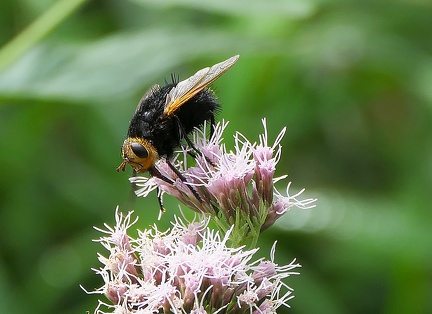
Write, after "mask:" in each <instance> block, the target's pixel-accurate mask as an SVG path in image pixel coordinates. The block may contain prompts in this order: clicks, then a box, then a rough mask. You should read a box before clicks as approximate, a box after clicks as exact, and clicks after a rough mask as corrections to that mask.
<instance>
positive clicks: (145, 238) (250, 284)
mask: <svg viewBox="0 0 432 314" xmlns="http://www.w3.org/2000/svg"><path fill="white" fill-rule="evenodd" d="M131 215H132V212H130V213H129V214H127V215H126V216H123V215H122V214H120V213H118V212H117V213H116V221H117V225H116V227H114V228H111V227H109V226H107V225H106V228H107V230H101V229H98V230H100V231H101V232H104V233H105V234H106V235H105V236H103V237H101V238H100V239H99V240H97V241H98V242H100V243H101V244H102V245H103V247H104V248H106V249H107V250H108V251H109V254H108V257H107V258H102V255H100V257H101V258H100V259H99V260H100V262H101V263H102V267H101V268H99V269H97V270H95V271H96V273H97V274H99V275H101V277H102V279H103V280H104V285H103V286H102V287H101V288H100V289H97V290H96V291H94V292H92V293H97V294H104V295H105V296H106V298H107V299H108V301H109V302H110V304H107V303H104V302H102V301H101V302H99V303H100V304H99V306H98V308H97V309H96V311H95V313H196V314H203V313H224V314H225V313H226V314H231V313H232V314H234V313H240V314H243V313H252V312H257V313H258V312H260V311H261V308H262V306H263V304H265V303H266V304H267V303H268V304H269V306H270V305H271V308H272V309H276V308H277V307H279V306H281V305H284V306H288V305H287V303H286V301H287V300H288V299H289V298H291V296H290V294H291V291H292V289H290V288H289V287H288V286H286V285H285V284H284V283H282V279H284V278H286V277H289V276H290V275H294V274H298V273H296V272H293V271H292V270H293V269H294V268H296V267H299V266H300V265H298V264H296V263H295V261H293V262H292V263H291V264H289V265H286V266H282V267H280V266H278V265H276V264H275V263H274V262H273V257H274V247H273V249H272V252H271V260H270V261H266V260H264V259H259V260H258V261H256V262H251V260H252V258H253V255H254V254H255V253H256V252H257V250H258V249H252V250H244V248H243V247H237V248H232V247H229V246H228V245H227V243H228V241H229V236H230V233H231V231H232V230H228V231H227V232H226V234H225V235H224V236H222V235H221V234H220V233H219V232H218V231H214V230H211V229H209V228H208V226H207V223H208V219H204V220H201V222H199V223H196V222H192V223H189V224H188V225H185V224H183V222H182V221H181V220H180V219H176V221H175V223H173V224H172V228H171V229H170V230H167V231H166V232H160V231H159V230H158V229H157V228H156V226H154V227H153V228H152V229H150V230H144V231H139V232H138V237H137V238H136V239H131V238H130V237H127V238H128V239H129V243H130V245H128V246H127V248H125V247H124V246H123V244H122V242H118V241H116V239H117V237H118V230H122V232H124V235H126V236H127V234H126V232H127V231H128V230H127V229H128V228H129V227H130V226H131V225H132V224H131V223H130V218H131ZM191 230H192V231H191ZM191 233H192V234H195V235H198V234H199V236H195V237H194V239H195V240H194V241H192V242H191V241H189V240H187V241H184V240H185V238H189V237H190V235H191ZM156 243H157V244H156ZM161 248H163V249H161ZM119 251H122V252H124V256H133V257H135V258H136V259H135V260H134V261H133V262H131V261H127V262H125V263H123V264H121V265H118V266H117V267H115V268H113V267H112V264H114V263H115V264H118V260H117V256H116V254H117V252H119ZM130 264H132V265H133V271H129V270H128V266H129V265H130ZM269 266H270V267H269ZM281 290H285V291H286V292H285V294H283V295H281Z"/></svg>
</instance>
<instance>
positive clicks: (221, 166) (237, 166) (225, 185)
mask: <svg viewBox="0 0 432 314" xmlns="http://www.w3.org/2000/svg"><path fill="white" fill-rule="evenodd" d="M262 123H263V126H264V133H263V134H261V135H260V136H259V142H258V143H253V142H251V141H249V140H248V139H247V138H246V137H244V136H243V135H242V134H240V133H238V132H237V133H236V134H235V135H234V149H233V150H228V149H227V148H226V146H225V144H224V143H223V137H222V135H223V131H224V130H225V128H226V126H227V124H228V123H227V122H221V123H218V124H217V125H216V126H215V128H214V133H213V136H212V137H211V138H210V139H207V138H206V136H205V135H206V132H207V130H206V128H204V129H203V130H197V131H196V132H195V134H194V138H193V143H194V145H195V146H196V148H197V149H198V150H199V151H200V152H201V155H199V156H197V158H196V163H195V165H192V166H189V165H188V160H187V158H186V155H187V151H188V148H185V149H183V150H182V151H181V152H180V153H179V154H178V155H177V158H176V159H175V161H174V163H175V166H176V167H177V169H179V170H180V171H181V172H182V174H183V176H184V178H185V179H186V180H185V181H182V180H180V178H178V177H177V176H176V174H175V173H174V172H173V171H172V170H171V169H170V167H169V166H168V165H167V163H166V162H165V161H164V160H160V161H159V162H158V164H157V167H158V169H159V171H160V172H161V173H162V175H164V176H166V177H167V178H169V179H170V181H172V182H174V183H172V184H171V183H168V182H166V181H164V180H161V179H158V178H150V179H149V178H143V177H136V178H131V181H132V182H134V183H135V184H136V185H137V186H139V187H141V188H140V189H139V190H137V191H136V193H137V195H139V196H147V195H148V193H149V192H150V191H152V190H153V189H155V188H156V187H159V188H160V190H162V191H164V192H165V193H168V194H170V195H172V196H174V197H175V198H177V199H178V200H179V201H180V202H182V203H183V204H185V205H186V206H188V207H189V208H191V209H192V210H194V211H196V212H198V213H204V214H207V215H210V216H211V217H212V219H214V220H216V222H217V223H218V226H219V228H220V230H225V231H226V230H227V229H228V228H229V226H231V225H234V229H233V232H232V236H233V237H234V238H235V239H234V240H233V242H234V243H235V245H242V244H245V243H247V242H251V243H255V242H256V240H257V237H258V235H259V233H260V232H262V231H263V230H265V229H267V228H268V227H269V226H271V225H272V224H273V223H274V222H275V221H276V219H278V218H279V217H280V216H281V215H283V214H284V213H285V212H287V211H288V210H289V209H290V208H291V207H293V206H296V207H300V208H310V207H313V206H314V205H313V203H314V202H315V199H306V200H300V199H299V198H298V196H299V195H300V194H301V193H302V192H303V190H302V191H301V192H300V193H297V194H296V195H294V196H289V193H288V188H289V187H290V183H288V185H287V190H286V193H287V196H283V195H282V194H280V193H279V192H278V191H277V189H276V188H275V183H276V182H277V181H280V180H282V179H285V178H286V177H287V176H286V175H284V176H282V177H275V173H276V166H277V163H278V162H279V160H280V156H281V153H282V146H281V145H280V142H281V140H282V138H283V136H284V134H285V131H286V129H285V128H284V129H283V130H282V131H281V132H280V133H279V135H278V136H277V137H276V140H275V142H274V143H273V144H269V140H268V134H267V124H266V120H265V119H263V120H262ZM180 156H184V158H183V160H181V159H180V158H179V157H180ZM193 190H194V191H195V192H196V194H197V195H199V199H198V198H197V197H196V195H194V193H193Z"/></svg>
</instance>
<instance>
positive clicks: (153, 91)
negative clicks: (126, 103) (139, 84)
mask: <svg viewBox="0 0 432 314" xmlns="http://www.w3.org/2000/svg"><path fill="white" fill-rule="evenodd" d="M159 88H160V86H159V85H158V84H154V85H152V87H150V88H149V90H148V91H147V92H146V93H145V94H144V96H142V97H141V100H140V101H139V102H138V106H137V107H136V109H135V112H134V115H135V114H136V113H137V112H138V111H139V110H140V108H141V106H142V105H143V104H144V102H145V100H146V99H147V98H149V97H150V96H151V95H153V94H154V93H155V92H156V91H157V90H158V89H159Z"/></svg>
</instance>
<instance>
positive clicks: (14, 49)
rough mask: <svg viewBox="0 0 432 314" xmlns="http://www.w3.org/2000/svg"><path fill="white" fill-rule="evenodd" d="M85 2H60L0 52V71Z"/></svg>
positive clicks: (75, 0) (80, 0)
mask: <svg viewBox="0 0 432 314" xmlns="http://www.w3.org/2000/svg"><path fill="white" fill-rule="evenodd" d="M85 1H86V0H60V1H58V2H57V3H55V4H54V5H53V6H52V7H51V8H49V10H48V11H46V12H45V13H44V14H43V15H42V16H41V17H39V18H38V19H37V20H36V21H34V22H33V23H32V24H30V25H29V26H28V27H27V28H26V29H24V30H23V31H22V32H21V33H20V34H18V35H17V36H16V37H15V38H13V39H12V40H11V41H9V42H8V43H7V44H6V45H5V46H3V48H2V49H1V50H0V71H3V70H4V69H5V68H6V67H8V66H9V65H11V64H12V63H13V62H14V61H15V60H16V59H18V58H19V57H21V56H22V55H23V54H24V53H26V52H27V51H28V50H30V48H32V47H33V46H34V45H35V44H36V43H38V42H39V41H40V40H41V39H42V38H44V37H45V36H46V35H47V34H49V33H50V32H51V31H53V30H54V29H55V28H56V27H57V26H58V25H59V24H60V23H61V22H62V21H63V20H64V19H66V18H67V17H68V16H69V15H71V14H72V13H73V12H74V11H76V10H77V9H78V8H79V7H80V5H81V4H83V3H84V2H85Z"/></svg>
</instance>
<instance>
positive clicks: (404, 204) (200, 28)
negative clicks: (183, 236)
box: [0, 0, 432, 314]
mask: <svg viewBox="0 0 432 314" xmlns="http://www.w3.org/2000/svg"><path fill="white" fill-rule="evenodd" d="M81 2H83V1H82V0H63V1H61V2H58V3H56V2H54V1H52V0H43V1H41V0H19V1H16V0H2V1H1V3H0V44H1V45H2V46H3V48H2V49H0V137H1V140H0V145H1V148H0V151H1V153H0V173H1V178H0V206H1V208H0V239H1V241H0V246H1V248H0V250H1V251H0V256H1V259H0V313H18V314H20V313H85V312H86V311H87V310H88V311H90V312H93V310H94V308H95V307H96V306H97V296H94V295H90V296H89V295H86V294H85V293H84V292H83V291H82V290H81V288H80V287H79V285H80V284H82V285H83V286H84V287H86V289H88V290H92V289H93V288H96V287H99V286H100V285H101V283H102V282H101V279H100V278H99V277H98V276H96V275H95V274H93V272H92V271H91V269H90V268H91V267H99V262H98V260H97V257H96V252H101V253H105V252H104V251H103V249H102V247H101V246H99V245H98V244H97V243H93V242H92V241H91V240H92V239H95V238H97V237H99V234H98V233H97V232H96V231H95V230H93V228H92V226H99V227H101V226H102V225H103V223H104V222H107V223H110V224H113V221H114V211H115V207H116V206H117V205H120V206H121V208H122V210H124V211H127V210H128V209H130V208H131V206H132V205H131V204H130V203H128V197H129V192H130V186H129V183H128V180H127V179H128V175H130V173H120V174H119V173H117V172H116V171H115V169H116V167H117V166H118V165H119V163H120V162H121V159H120V156H119V151H120V146H121V143H122V141H123V139H124V136H125V133H126V130H127V127H128V123H129V119H130V118H131V116H132V113H133V111H134V110H135V107H136V104H137V102H138V100H139V99H140V97H141V96H142V94H143V93H144V92H145V91H146V90H147V88H149V86H150V85H152V84H154V83H160V84H163V82H164V79H169V78H170V74H171V73H173V72H174V73H176V74H178V75H179V76H180V78H182V79H184V78H186V77H189V76H190V75H192V74H193V73H195V72H196V71H197V70H198V69H201V68H203V67H206V66H209V65H212V64H215V63H217V62H219V61H222V60H225V59H226V58H228V57H230V56H232V55H234V54H240V55H241V57H240V60H239V61H238V62H237V64H236V65H235V66H234V67H233V68H232V69H231V70H230V71H228V72H227V73H226V74H225V75H224V76H222V77H221V78H220V79H219V80H218V81H217V82H216V83H215V84H214V85H213V86H214V88H215V89H216V90H217V92H218V95H219V98H220V101H221V102H222V104H223V111H222V112H221V114H220V115H219V119H222V118H223V119H226V120H229V121H230V124H229V127H228V129H227V132H226V133H225V138H226V139H227V142H228V143H230V142H232V141H231V135H230V134H232V133H233V132H234V131H236V130H238V131H240V132H242V133H243V134H245V135H246V136H248V137H249V138H250V139H251V140H254V139H257V136H258V134H259V133H260V132H261V131H262V127H261V118H263V117H266V118H267V121H268V125H269V129H270V130H269V133H270V138H271V139H274V138H275V136H276V135H277V134H278V133H279V131H280V130H281V129H282V128H283V127H284V126H287V127H288V131H287V134H286V136H285V138H284V140H283V143H282V144H283V147H284V150H283V155H282V160H281V162H280V164H279V168H278V172H277V175H282V174H284V173H288V174H289V179H290V180H292V181H293V186H292V188H293V191H294V192H295V191H298V190H300V189H301V188H303V187H305V188H306V193H305V194H304V196H305V197H318V198H319V200H318V203H317V207H316V208H315V209H312V210H298V209H294V210H292V211H290V212H289V213H288V214H287V215H285V216H284V218H282V219H281V220H280V221H279V222H278V224H277V226H275V227H273V228H271V229H270V230H268V231H267V232H266V233H264V234H263V237H262V238H261V239H260V245H261V247H262V249H261V254H262V255H264V256H265V255H267V256H268V252H269V248H270V245H271V244H272V243H273V241H274V240H278V246H277V252H276V261H277V262H279V263H281V264H282V263H285V262H289V261H290V260H291V259H293V258H294V257H296V258H297V259H298V261H299V262H300V263H301V264H302V265H303V268H302V269H301V273H302V274H301V275H300V276H296V277H292V278H290V280H288V281H287V283H288V284H290V285H291V286H292V287H293V288H294V289H295V296H296V297H295V298H294V299H293V300H291V301H290V304H291V306H292V308H291V309H290V310H286V309H284V310H281V311H280V313H287V312H290V313H332V314H335V313H336V314H337V313H386V314H393V313H432V235H431V227H432V219H431V218H432V211H431V210H432V206H431V205H430V204H431V201H430V198H431V192H432V190H431V188H432V55H431V52H432V36H431V30H432V4H431V2H430V1H428V0H423V1H422V0H417V1H408V0H406V1H403V0H400V1H385V0H367V1H337V0H327V1H313V0H311V1H301V0H293V1H289V0H285V1H284V0H279V1H276V0H274V1H256V0H250V1H246V0H239V1H232V0H218V1H199V0H189V1H186V0H184V1H182V0H177V1H176V0H166V1H157V0H153V1H151V0H148V1H147V0H130V1H114V0H107V1H102V0H97V1H88V2H85V3H81ZM25 29H26V31H24V30H25ZM23 31H24V32H23ZM17 36H19V37H17ZM14 38H15V40H14ZM228 145H229V144H228ZM280 188H282V189H283V186H280ZM165 202H166V206H167V208H168V212H167V213H166V214H165V215H163V217H162V220H161V221H160V222H158V225H159V226H160V227H161V228H162V229H164V228H166V227H167V226H168V225H169V221H170V220H171V219H172V215H173V214H175V213H178V209H177V203H176V202H175V201H173V200H172V199H170V198H169V197H168V196H166V197H165ZM133 207H134V208H135V211H136V214H138V215H139V216H140V217H141V220H140V222H139V224H138V227H140V228H145V227H147V226H149V225H150V224H152V223H154V222H156V219H157V216H158V205H157V202H156V197H149V198H147V199H139V200H136V202H135V203H134V205H133Z"/></svg>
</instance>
